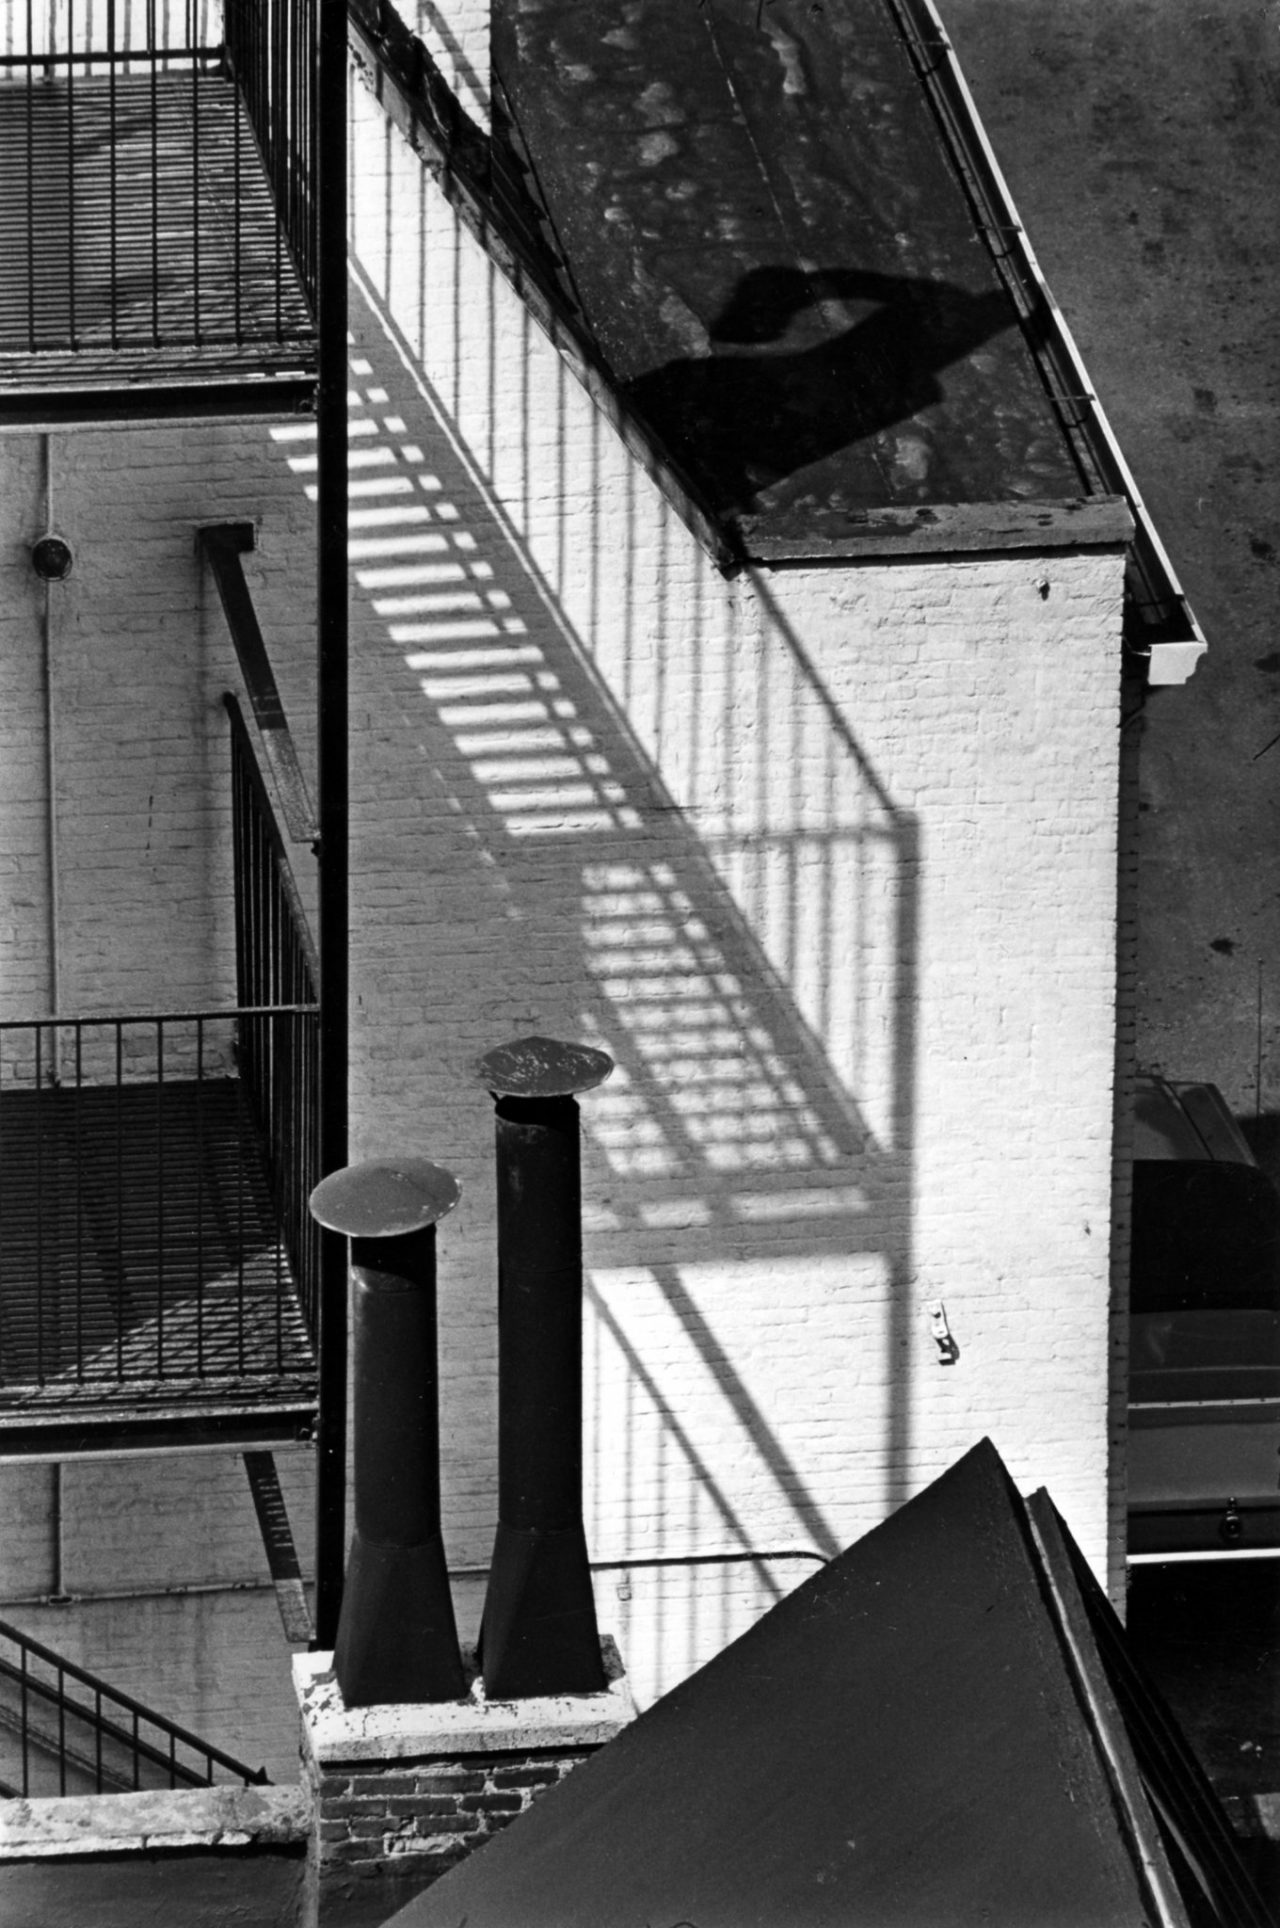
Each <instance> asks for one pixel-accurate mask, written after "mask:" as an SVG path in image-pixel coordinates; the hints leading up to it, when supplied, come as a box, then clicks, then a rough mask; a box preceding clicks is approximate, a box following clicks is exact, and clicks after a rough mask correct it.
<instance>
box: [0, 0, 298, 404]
mask: <svg viewBox="0 0 1280 1928" xmlns="http://www.w3.org/2000/svg"><path fill="white" fill-rule="evenodd" d="M75 11H76V10H75V9H73V15H74V13H75ZM228 11H229V18H228V22H227V25H228V40H227V42H226V43H225V44H220V45H218V46H212V47H199V46H197V47H176V48H175V47H171V46H160V47H151V48H142V49H139V48H137V47H134V48H122V47H117V46H114V45H111V44H95V43H94V42H93V40H92V39H91V38H90V36H89V35H88V32H87V30H83V31H80V32H78V33H75V32H73V34H72V36H71V43H72V44H70V45H68V46H64V47H63V48H62V49H61V50H59V49H58V48H56V47H55V46H53V45H52V43H50V44H49V45H45V46H41V47H37V48H36V49H35V50H34V51H32V52H27V53H13V52H6V53H4V54H3V55H0V259H3V261H4V263H5V273H4V276H3V277H2V278H0V421H2V422H4V423H6V424H10V425H27V426H36V425H39V424H42V423H46V422H47V423H49V424H50V425H56V424H58V423H60V422H65V421H68V420H96V419H120V418H128V417H140V418H146V419H155V418H157V417H158V416H160V417H165V418H173V417H182V416H193V415H209V414H237V415H238V414H246V413H248V414H257V413H271V414H279V413H280V412H282V411H288V412H291V411H293V410H300V409H310V408H311V407H312V406H313V404H314V393H315V380H316V334H315V326H314V321H313V311H312V302H311V300H310V298H309V290H308V281H309V279H310V272H309V271H310V269H311V267H312V265H313V264H312V263H310V262H309V261H308V259H307V254H308V252H309V249H308V244H307V234H308V230H309V227H310V221H309V212H310V210H309V207H308V206H307V201H308V197H309V192H310V183H309V168H308V156H307V152H306V149H307V146H308V141H309V136H310V135H311V132H312V128H311V126H310V125H309V121H310V116H309V115H308V114H307V112H306V101H305V100H304V99H302V98H301V97H299V98H296V99H290V100H289V102H288V103H287V111H286V112H285V113H284V114H281V113H280V111H279V107H280V103H279V101H278V100H276V99H274V98H267V95H268V89H267V88H266V86H265V84H264V85H261V86H255V81H257V80H259V79H260V78H261V76H259V75H257V74H256V73H255V68H256V67H260V66H265V63H266V58H267V55H266V53H265V52H264V51H263V50H262V49H260V48H259V46H258V44H257V41H258V38H259V37H260V36H259V35H258V34H256V33H255V31H254V29H253V27H252V24H251V23H250V24H249V25H248V26H247V27H246V26H245V24H244V23H243V22H242V23H241V27H240V33H239V40H238V41H237V40H236V38H235V35H234V32H233V28H234V25H235V18H236V15H237V13H238V12H239V11H240V10H237V9H235V8H231V9H229V10H228ZM256 96H261V98H257V97H256ZM255 109H256V110H259V111H255Z"/></svg>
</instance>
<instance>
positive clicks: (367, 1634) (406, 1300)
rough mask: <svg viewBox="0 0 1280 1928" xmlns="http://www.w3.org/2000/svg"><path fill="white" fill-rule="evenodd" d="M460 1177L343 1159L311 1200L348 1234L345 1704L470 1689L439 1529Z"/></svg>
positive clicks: (402, 1164) (421, 1163)
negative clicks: (447, 1249)
mask: <svg viewBox="0 0 1280 1928" xmlns="http://www.w3.org/2000/svg"><path fill="white" fill-rule="evenodd" d="M458 1195H459V1190H458V1181H457V1180H456V1178H454V1176H453V1174H452V1173H451V1172H447V1171H445V1170H443V1169H442V1167H441V1166H439V1165H432V1164H430V1163H429V1162H428V1161H427V1160H426V1159H425V1158H404V1159H396V1160H389V1161H383V1160H371V1161H370V1162H368V1163H366V1164H361V1165H348V1166H347V1167H346V1168H345V1170H343V1171H339V1172H334V1173H332V1174H331V1175H330V1176H329V1177H328V1178H326V1179H324V1180H322V1181H321V1183H320V1184H319V1185H317V1186H316V1188H315V1190H314V1191H313V1192H312V1194H311V1211H312V1214H313V1216H314V1217H315V1218H317V1219H318V1220H319V1222H320V1223H321V1225H325V1226H328V1227H329V1228H330V1230H332V1231H335V1232H343V1233H345V1234H346V1236H347V1237H348V1238H349V1239H350V1240H351V1281H352V1333H353V1374H354V1396H353V1400H352V1408H353V1411H352V1433H353V1443H354V1452H355V1534H354V1536H353V1539H352V1543H351V1554H350V1559H349V1562H348V1566H347V1579H346V1586H345V1589H344V1591H343V1596H342V1612H341V1615H340V1617H339V1621H338V1636H337V1644H336V1646H335V1648H334V1656H333V1661H334V1671H335V1673H336V1674H337V1677H338V1685H339V1687H340V1688H341V1689H342V1697H343V1699H344V1701H345V1702H346V1704H347V1706H348V1707H368V1706H371V1705H372V1704H374V1703H375V1702H388V1701H390V1702H395V1703H404V1702H409V1701H438V1700H457V1699H459V1698H460V1697H461V1696H462V1695H464V1694H465V1693H466V1680H465V1677H464V1675H463V1670H462V1656H461V1654H460V1652H459V1649H458V1633H457V1627H456V1624H455V1621H454V1613H453V1598H452V1595H451V1594H450V1591H449V1574H448V1569H447V1567H446V1565H445V1557H444V1542H443V1540H442V1538H441V1533H440V1414H439V1378H438V1371H437V1364H436V1232H435V1228H436V1223H437V1221H438V1220H439V1219H442V1218H443V1217H444V1216H445V1214H446V1213H447V1212H451V1211H452V1210H453V1208H454V1206H455V1205H456V1204H457V1202H458Z"/></svg>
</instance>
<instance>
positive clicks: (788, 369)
mask: <svg viewBox="0 0 1280 1928" xmlns="http://www.w3.org/2000/svg"><path fill="white" fill-rule="evenodd" d="M494 64H495V72H496V75H497V79H498V82H499V99H500V102H501V103H502V105H503V108H504V110H505V112H506V113H507V114H508V115H509V117H510V126H511V130H512V131H511V138H512V141H513V144H514V145H515V147H516V148H517V150H518V151H520V152H521V154H522V156H523V158H524V160H525V161H526V163H527V166H528V170H529V177H530V179H531V182H532V184H533V187H534V191H535V193H536V194H537V195H538V196H539V197H540V199H541V202H542V205H543V207H544V209H545V212H546V216H547V219H548V222H549V225H550V227H551V229H552V231H553V232H554V234H555V236H556V239H557V241H558V244H559V247H560V250H561V254H562V261H563V274H564V279H565V281H566V283H567V284H568V285H570V286H571V288H572V291H573V295H574V297H575V299H576V301H577V303H578V305H579V308H580V312H581V315H582V317H583V320H584V323H585V325H586V327H587V328H588V330H589V331H590V333H591V334H592V336H593V337H594V340H595V342H596V343H597V345H598V347H599V350H600V352H601V354H602V356H603V358H604V360H605V362H606V363H607V365H608V366H609V367H610V369H611V370H612V372H613V375H614V377H615V379H616V380H617V382H618V383H619V384H620V386H621V388H622V391H623V393H624V395H625V396H626V397H628V398H629V400H630V402H631V403H632V404H633V406H634V407H635V409H636V410H637V411H638V412H639V413H640V414H641V415H642V417H643V418H645V419H646V420H647V421H648V422H649V424H650V425H651V427H652V428H653V429H654V430H655V431H656V433H657V434H658V436H659V438H660V440H661V441H662V442H663V443H664V444H665V445H666V446H667V448H668V449H669V450H670V452H671V454H672V456H673V457H674V458H675V460H676V461H677V462H678V463H679V464H680V465H681V466H683V468H684V469H685V471H686V472H687V473H688V474H689V476H690V477H691V479H692V481H693V484H694V486H695V489H696V491H697V492H698V493H700V494H701V495H702V496H703V498H704V499H705V500H706V501H707V502H708V504H709V506H710V507H711V508H712V509H713V511H714V512H715V513H716V514H717V515H718V516H719V517H720V518H721V519H722V520H723V521H724V522H726V523H728V524H729V525H730V526H731V527H732V528H733V529H734V530H736V532H737V533H738V536H739V539H740V541H741V542H742V544H743V546H744V547H745V548H746V549H747V551H748V552H750V553H761V554H766V555H769V556H772V557H775V558H781V557H783V556H786V555H790V554H794V555H796V556H801V555H810V554H814V553H822V552H823V550H824V548H826V547H828V546H829V545H830V544H831V543H833V542H835V543H838V542H839V541H840V539H841V537H842V535H844V534H847V533H848V532H849V531H854V532H856V531H857V529H858V528H859V526H860V525H861V524H863V523H865V521H866V518H867V516H868V514H872V515H874V513H875V512H876V511H885V510H889V511H894V512H899V513H901V512H903V511H912V510H918V509H923V508H926V507H936V506H937V505H967V504H1009V503H1014V504H1017V503H1024V504H1033V503H1034V504H1046V503H1048V504H1053V503H1057V504H1064V503H1067V502H1071V501H1073V500H1078V499H1079V498H1080V497H1081V496H1083V495H1084V494H1085V493H1086V485H1085V484H1084V482H1083V481H1082V479H1081V475H1080V472H1079V470H1078V469H1077V466H1076V462H1075V458H1074V456H1073V454H1072V450H1071V446H1070V443H1069V441H1068V439H1067V436H1066V433H1065V431H1064V429H1063V428H1062V426H1061V425H1060V423H1059V420H1058V417H1057V415H1056V413H1055V411H1054V409H1053V406H1052V405H1051V403H1050V400H1049V397H1048V395H1047V393H1046V391H1045V388H1044V385H1043V383H1042V381H1041V378H1040V375H1039V372H1038V370H1037V367H1036V364H1035V361H1034V360H1033V357H1032V355H1031V352H1030V350H1029V348H1028V346H1027V343H1026V340H1025V339H1024V336H1023V334H1022V332H1021V329H1020V326H1019V323H1018V318H1017V314H1016V311H1015V309H1014V306H1013V303H1012V300H1011V298H1010V296H1009V294H1008V293H1007V291H1006V289H1005V287H1004V284H1003V282H1002V281H1001V278H1000V276H999V273H998V272H997V268H996V265H995V261H994V259H993V256H992V252H991V250H990V248H989V247H988V245H987V243H986V241H985V240H984V239H983V238H982V235H981V233H980V231H979V229H978V226H977V224H976V221H975V218H974V215H973V213H972V211H971V208H970V205H969V203H968V201H967V199H966V197H965V194H964V192H963V190H962V188H961V185H960V181H959V178H958V175H957V173H956V171H955V168H954V165H953V163H952V160H951V157H950V153H949V150H948V149H947V147H946V145H945V143H944V141H943V138H942V135H941V133H940V131H939V128H938V125H937V123H936V121H935V119H934V117H933V114H932V110H931V108H930V106H929V103H928V100H927V99H926V96H925V94H924V92H923V90H922V87H921V84H920V81H919V79H918V77H917V74H916V70H915V68H914V66H913V64H912V59H911V55H910V53H909V51H908V48H907V45H906V43H905V42H904V40H903V38H902V35H901V33H900V32H899V29H898V26H897V24H896V20H895V17H894V14H893V12H892V10H891V6H890V4H889V0H577V3H576V4H573V5H569V6H566V5H565V4H564V3H563V0H499V4H498V6H497V9H496V13H495V40H494ZM908 526H909V523H908ZM1059 539H1060V538H1059ZM1086 539H1087V538H1086ZM935 546H936V545H935Z"/></svg>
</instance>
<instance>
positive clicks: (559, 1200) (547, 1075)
mask: <svg viewBox="0 0 1280 1928" xmlns="http://www.w3.org/2000/svg"><path fill="white" fill-rule="evenodd" d="M612 1070H613V1060H612V1058H610V1057H609V1056H608V1055H607V1054H606V1053H605V1052H603V1051H593V1050H591V1049H590V1048H589V1047H588V1046H586V1045H580V1044H562V1043H560V1042H559V1041H558V1040H556V1039H554V1038H538V1037H533V1038H519V1039H517V1040H515V1041H514V1042H513V1043H511V1044H506V1045H501V1046H499V1047H498V1048H497V1049H496V1050H494V1051H490V1052H488V1053H487V1054H486V1056H485V1057H483V1058H482V1059H481V1060H480V1063H479V1065H478V1066H477V1076H478V1077H479V1079H480V1080H481V1082H482V1083H483V1084H484V1085H485V1086H486V1087H487V1088H488V1090H489V1091H490V1092H491V1093H492V1094H493V1096H494V1098H495V1100H496V1143H497V1175H498V1530H497V1536H496V1538H495V1541H494V1548H493V1563H492V1565H491V1567H490V1569H489V1584H488V1588H487V1590H486V1593H485V1603H484V1615H483V1618H482V1620H481V1625H480V1665H481V1671H482V1673H483V1675H484V1684H485V1692H486V1694H487V1695H488V1696H489V1698H490V1699H494V1700H513V1699H519V1698H522V1697H523V1696H525V1695H530V1694H573V1693H592V1692H596V1691H599V1690H601V1689H603V1687H604V1686H605V1675H604V1668H603V1666H602V1664H601V1659H600V1634H599V1629H598V1628H597V1625H596V1610H595V1598H594V1595H593V1593H592V1588H591V1568H590V1564H589V1562H588V1559H587V1543H586V1535H585V1534H584V1532H583V1526H582V1180H581V1156H580V1143H579V1129H578V1107H577V1103H576V1102H575V1094H576V1093H577V1092H580V1091H589V1090H591V1089H592V1088H593V1087H594V1086H596V1085H599V1084H603V1082H604V1080H605V1079H606V1078H607V1077H608V1076H609V1073H610V1072H611V1071H612Z"/></svg>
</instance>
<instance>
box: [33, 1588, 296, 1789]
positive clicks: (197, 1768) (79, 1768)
mask: <svg viewBox="0 0 1280 1928" xmlns="http://www.w3.org/2000/svg"><path fill="white" fill-rule="evenodd" d="M6 1736H7V1737H9V1745H8V1746H6V1744H5V1742H6ZM15 1743H16V1747H17V1752H18V1760H17V1772H16V1776H15V1777H14V1778H12V1779H10V1778H9V1776H10V1774H12V1773H13V1766H12V1764H11V1761H10V1747H11V1746H12V1745H13V1744H15ZM0 1759H2V1760H4V1762H5V1766H6V1769H7V1770H8V1771H7V1772H6V1773H5V1775H4V1776H3V1778H0V1794H3V1795H8V1796H22V1797H23V1798H27V1797H29V1796H31V1795H33V1794H53V1793H55V1792H56V1793H57V1794H60V1795H61V1794H68V1793H81V1792H89V1791H91V1792H93V1793H97V1794H111V1793H120V1792H124V1791H126V1790H133V1789H139V1788H144V1787H145V1788H180V1787H212V1786H213V1785H214V1784H215V1781H216V1780H217V1779H218V1778H221V1779H222V1780H224V1781H229V1782H231V1781H240V1782H243V1783H244V1785H245V1786H246V1787H262V1786H264V1785H266V1784H267V1783H268V1779H269V1777H268V1775H267V1772H266V1769H265V1768H261V1767H258V1768H253V1767H248V1766H246V1764H245V1763H244V1762H243V1761H238V1760H236V1758H235V1756H234V1755H232V1754H226V1753H224V1752H223V1750H222V1749H221V1748H220V1747H212V1746H210V1744H209V1743H208V1742H207V1741H202V1740H201V1739H200V1737H199V1736H198V1735H196V1734H192V1733H189V1732H188V1731H187V1729H186V1728H185V1727H179V1726H177V1725H176V1723H175V1722H173V1721H171V1720H166V1718H165V1716H164V1715H163V1714H157V1713H155V1712H154V1711H153V1710H152V1709H151V1708H150V1707H147V1706H144V1704H143V1703H142V1702H141V1701H140V1700H134V1699H133V1697H132V1695H130V1694H123V1693H121V1692H119V1691H118V1689H116V1688H114V1687H109V1686H108V1685H107V1683H106V1682H105V1681H103V1680H99V1679H98V1677H97V1675H96V1674H92V1673H90V1672H89V1671H88V1669H87V1668H85V1667H78V1666H76V1665H75V1664H74V1662H72V1661H70V1660H64V1659H63V1658H62V1656H61V1655H60V1654H56V1653H54V1652H53V1650H52V1649H51V1648H49V1647H45V1646H42V1645H41V1643H40V1642H39V1641H38V1640H32V1639H31V1638H30V1637H29V1636H28V1635H27V1634H24V1633H22V1632H21V1631H20V1630H19V1629H18V1628H17V1627H12V1626H10V1625H9V1623H8V1622H7V1621H5V1620H0ZM218 1770H221V1774H220V1775H219V1773H218ZM48 1779H54V1780H56V1786H49V1785H48V1784H47V1780H48Z"/></svg>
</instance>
